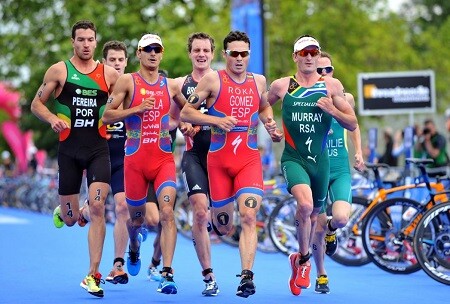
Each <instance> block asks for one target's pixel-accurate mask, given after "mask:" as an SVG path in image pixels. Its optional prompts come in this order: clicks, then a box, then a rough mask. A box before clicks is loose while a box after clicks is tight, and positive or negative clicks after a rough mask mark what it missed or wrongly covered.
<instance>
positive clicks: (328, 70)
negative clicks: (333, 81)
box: [317, 66, 334, 74]
mask: <svg viewBox="0 0 450 304" xmlns="http://www.w3.org/2000/svg"><path fill="white" fill-rule="evenodd" d="M324 70H325V73H327V74H330V73H331V72H333V70H334V67H333V66H327V67H322V68H317V73H319V74H322V73H323V71H324Z"/></svg>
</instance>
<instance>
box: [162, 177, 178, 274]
mask: <svg viewBox="0 0 450 304" xmlns="http://www.w3.org/2000/svg"><path fill="white" fill-rule="evenodd" d="M175 198H176V189H175V188H174V187H171V186H169V187H164V188H163V189H162V190H161V193H159V195H158V204H159V210H160V221H161V226H162V231H161V240H160V243H161V250H162V255H163V266H164V267H172V261H173V255H174V252H175V245H176V240H177V227H176V225H175V215H174V212H173V207H174V204H175ZM162 275H163V276H164V275H165V274H164V273H162Z"/></svg>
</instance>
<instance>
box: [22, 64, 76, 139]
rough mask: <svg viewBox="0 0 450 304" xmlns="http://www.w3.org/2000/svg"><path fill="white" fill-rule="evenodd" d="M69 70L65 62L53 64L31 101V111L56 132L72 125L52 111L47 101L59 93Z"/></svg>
mask: <svg viewBox="0 0 450 304" xmlns="http://www.w3.org/2000/svg"><path fill="white" fill-rule="evenodd" d="M66 75H67V72H66V68H65V64H64V62H62V61H61V62H58V63H56V64H54V65H52V66H51V67H50V68H49V69H48V70H47V72H46V73H45V75H44V80H43V82H42V84H41V86H40V87H39V89H38V91H37V92H36V95H35V96H34V98H33V101H32V102H31V112H33V114H34V115H36V117H37V118H39V119H40V120H42V121H45V122H47V123H49V124H50V125H51V127H52V129H53V130H54V131H55V132H59V131H62V130H64V129H66V128H70V125H69V124H68V123H67V122H65V121H64V120H62V119H60V118H59V117H58V116H56V115H55V114H53V113H52V112H50V110H49V109H48V107H47V106H46V105H45V103H46V102H47V101H48V100H49V98H50V97H51V95H52V94H55V95H57V94H59V93H60V91H61V89H62V85H63V83H64V81H65V78H66Z"/></svg>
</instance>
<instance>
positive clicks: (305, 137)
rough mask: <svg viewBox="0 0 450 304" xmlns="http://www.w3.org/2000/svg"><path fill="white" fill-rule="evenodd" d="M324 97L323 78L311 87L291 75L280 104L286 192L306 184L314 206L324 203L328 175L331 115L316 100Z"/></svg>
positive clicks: (282, 157)
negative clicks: (301, 84) (304, 85)
mask: <svg viewBox="0 0 450 304" xmlns="http://www.w3.org/2000/svg"><path fill="white" fill-rule="evenodd" d="M326 96H327V89H326V87H325V81H324V80H323V78H322V77H320V78H319V80H318V81H317V82H316V83H315V84H314V85H313V86H312V87H309V88H305V87H302V86H300V85H299V84H298V82H297V80H296V79H295V77H294V76H292V77H291V78H290V81H289V88H288V92H287V93H286V95H285V96H284V97H283V105H282V120H283V129H284V134H285V147H284V150H283V154H282V156H281V168H282V171H283V174H284V176H285V178H286V183H287V187H288V191H289V192H291V189H292V187H293V186H295V185H298V184H307V185H309V187H310V188H311V189H312V194H313V201H314V207H322V205H323V204H324V203H325V201H326V197H327V191H328V180H329V175H330V164H329V159H328V150H327V145H326V144H327V135H328V131H329V129H330V127H331V119H332V116H331V115H330V114H327V113H325V112H324V111H322V110H321V109H320V108H319V107H318V106H317V100H319V98H321V97H326Z"/></svg>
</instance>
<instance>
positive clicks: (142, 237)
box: [138, 227, 148, 243]
mask: <svg viewBox="0 0 450 304" xmlns="http://www.w3.org/2000/svg"><path fill="white" fill-rule="evenodd" d="M147 235H148V230H147V229H146V228H144V227H141V229H140V230H139V234H138V239H139V242H141V243H142V242H145V241H146V240H147Z"/></svg>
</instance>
